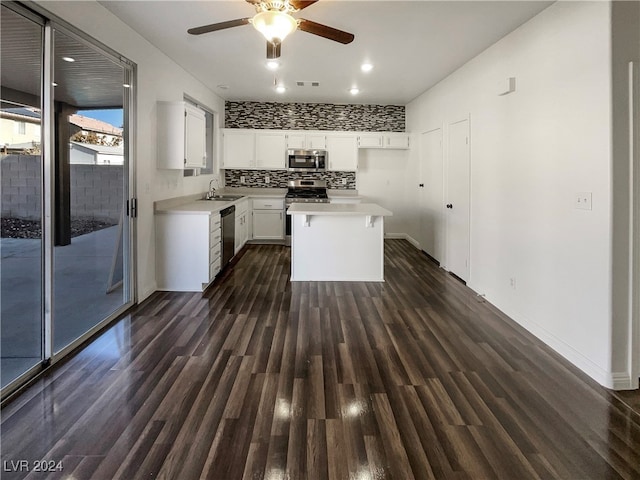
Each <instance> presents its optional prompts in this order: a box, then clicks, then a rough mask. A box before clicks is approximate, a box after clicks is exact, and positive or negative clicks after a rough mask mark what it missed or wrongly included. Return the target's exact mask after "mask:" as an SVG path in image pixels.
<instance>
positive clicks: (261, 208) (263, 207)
mask: <svg viewBox="0 0 640 480" xmlns="http://www.w3.org/2000/svg"><path fill="white" fill-rule="evenodd" d="M252 204H253V205H252V207H253V208H252V214H251V219H252V220H251V227H252V232H253V236H252V238H253V240H284V198H275V197H274V198H254V199H253V200H252Z"/></svg>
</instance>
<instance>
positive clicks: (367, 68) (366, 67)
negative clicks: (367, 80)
mask: <svg viewBox="0 0 640 480" xmlns="http://www.w3.org/2000/svg"><path fill="white" fill-rule="evenodd" d="M360 70H362V71H363V72H370V71H371V70H373V65H371V64H370V63H363V64H362V65H360Z"/></svg>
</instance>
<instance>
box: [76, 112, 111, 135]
mask: <svg viewBox="0 0 640 480" xmlns="http://www.w3.org/2000/svg"><path fill="white" fill-rule="evenodd" d="M69 123H71V124H73V125H75V126H77V127H80V128H81V129H82V130H88V131H91V132H98V133H106V134H108V135H116V136H119V137H121V136H122V129H121V128H118V127H114V126H113V125H111V124H110V123H107V122H103V121H101V120H96V119H95V118H89V117H83V116H82V115H78V114H77V113H75V114H73V115H69Z"/></svg>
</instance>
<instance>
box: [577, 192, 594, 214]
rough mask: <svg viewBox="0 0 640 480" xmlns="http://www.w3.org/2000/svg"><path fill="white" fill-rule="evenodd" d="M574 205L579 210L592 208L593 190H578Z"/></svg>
mask: <svg viewBox="0 0 640 480" xmlns="http://www.w3.org/2000/svg"><path fill="white" fill-rule="evenodd" d="M574 201H575V205H574V207H575V208H577V209H578V210H591V208H592V194H591V192H578V193H576V195H575V200H574Z"/></svg>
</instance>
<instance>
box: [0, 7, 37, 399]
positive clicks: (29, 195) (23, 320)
mask: <svg viewBox="0 0 640 480" xmlns="http://www.w3.org/2000/svg"><path fill="white" fill-rule="evenodd" d="M0 22H1V24H0V31H1V34H2V38H1V39H0V59H1V65H0V71H1V74H2V88H1V90H0V97H1V102H2V103H1V105H0V112H1V115H0V148H1V149H2V150H1V153H0V168H1V171H0V175H1V177H0V178H1V182H2V183H1V185H2V203H1V205H2V213H1V215H2V231H1V237H2V238H0V252H1V254H2V259H1V264H0V267H1V268H0V276H1V277H0V290H1V291H0V295H1V298H0V316H1V320H0V353H1V355H2V358H1V360H0V361H1V367H2V369H1V371H0V378H1V379H2V387H3V388H4V387H5V386H6V385H8V384H9V383H11V382H12V381H14V380H15V379H16V378H18V377H19V376H20V375H22V374H24V373H25V372H27V371H29V370H30V369H32V368H33V367H36V366H38V365H39V364H40V363H41V362H42V360H43V358H44V357H43V323H42V320H43V302H42V300H43V288H42V287H43V242H42V198H43V195H42V184H43V179H42V172H43V158H42V143H41V140H42V125H41V106H42V97H41V90H42V71H43V57H44V50H43V39H44V23H43V22H42V21H41V20H39V19H38V18H37V17H35V16H29V15H26V16H25V15H21V14H19V13H17V12H14V11H12V10H9V9H8V8H5V7H4V6H3V7H2V14H1V15H0Z"/></svg>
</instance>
